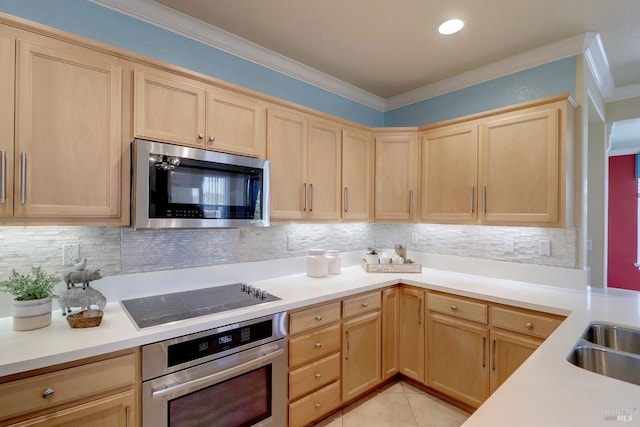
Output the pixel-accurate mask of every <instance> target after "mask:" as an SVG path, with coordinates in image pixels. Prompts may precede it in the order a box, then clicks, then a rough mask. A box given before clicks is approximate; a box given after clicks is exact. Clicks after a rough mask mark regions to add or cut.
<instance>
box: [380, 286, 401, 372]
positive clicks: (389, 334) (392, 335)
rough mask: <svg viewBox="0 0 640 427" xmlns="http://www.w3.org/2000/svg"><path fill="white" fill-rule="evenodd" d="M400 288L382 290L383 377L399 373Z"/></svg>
mask: <svg viewBox="0 0 640 427" xmlns="http://www.w3.org/2000/svg"><path fill="white" fill-rule="evenodd" d="M400 325H401V323H400V288H398V287H397V286H394V287H393V288H387V289H384V290H383V291H382V379H383V380H386V379H387V378H391V377H392V376H394V375H395V374H397V373H398V370H399V360H398V348H399V338H400V336H399V331H398V329H399V327H400Z"/></svg>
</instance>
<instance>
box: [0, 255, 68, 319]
mask: <svg viewBox="0 0 640 427" xmlns="http://www.w3.org/2000/svg"><path fill="white" fill-rule="evenodd" d="M59 281H60V279H58V278H57V277H55V276H52V275H49V274H47V273H45V272H44V271H43V270H42V268H41V267H32V268H31V274H30V275H29V274H28V275H23V274H20V273H18V272H17V271H16V270H13V271H12V273H11V276H9V278H8V279H7V280H5V281H3V282H0V291H3V292H8V293H10V294H12V295H13V296H14V297H15V298H14V300H13V329H14V330H16V331H28V330H31V329H38V328H42V327H45V326H47V325H49V324H50V323H51V299H52V298H55V297H56V296H57V295H55V294H54V293H53V288H54V287H55V285H56V284H57V283H58V282H59Z"/></svg>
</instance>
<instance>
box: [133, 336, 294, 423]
mask: <svg viewBox="0 0 640 427" xmlns="http://www.w3.org/2000/svg"><path fill="white" fill-rule="evenodd" d="M286 346H287V344H286V340H284V339H283V340H278V341H275V342H272V343H269V344H265V345H261V346H259V347H255V348H252V349H248V350H244V351H241V352H238V353H235V354H232V355H229V356H226V357H223V358H220V359H217V360H214V361H211V362H207V363H204V364H202V365H198V366H194V367H192V368H188V369H185V370H183V371H179V372H174V373H172V374H169V375H164V376H162V377H158V378H156V379H153V380H149V381H145V382H144V383H143V384H142V425H143V427H152V426H153V427H158V426H180V427H188V426H221V427H222V426H224V427H240V426H243V427H244V426H247V427H248V426H273V427H281V426H284V425H285V424H286V407H287V395H286V378H287V358H286Z"/></svg>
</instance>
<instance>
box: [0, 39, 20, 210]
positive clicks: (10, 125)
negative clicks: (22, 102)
mask: <svg viewBox="0 0 640 427" xmlns="http://www.w3.org/2000/svg"><path fill="white" fill-rule="evenodd" d="M15 52H16V40H15V38H14V37H11V36H8V35H3V34H0V93H2V94H3V95H2V96H1V97H0V218H1V217H12V216H13V187H14V186H13V177H14V174H13V161H14V157H13V153H14V151H13V146H14V142H13V129H14V121H13V120H14V114H13V107H14V88H15V59H16V53H15Z"/></svg>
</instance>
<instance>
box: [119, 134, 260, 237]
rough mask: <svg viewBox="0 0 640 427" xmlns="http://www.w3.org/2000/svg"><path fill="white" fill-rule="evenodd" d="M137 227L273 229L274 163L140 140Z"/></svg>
mask: <svg viewBox="0 0 640 427" xmlns="http://www.w3.org/2000/svg"><path fill="white" fill-rule="evenodd" d="M132 144H133V145H132V150H131V152H132V197H131V225H132V227H133V228H215V227H268V226H269V161H267V160H261V159H254V158H252V157H244V156H236V155H233V154H225V153H218V152H215V151H207V150H200V149H197V148H189V147H181V146H177V145H172V144H165V143H160V142H152V141H145V140H142V139H136V140H134V141H133V143H132Z"/></svg>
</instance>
